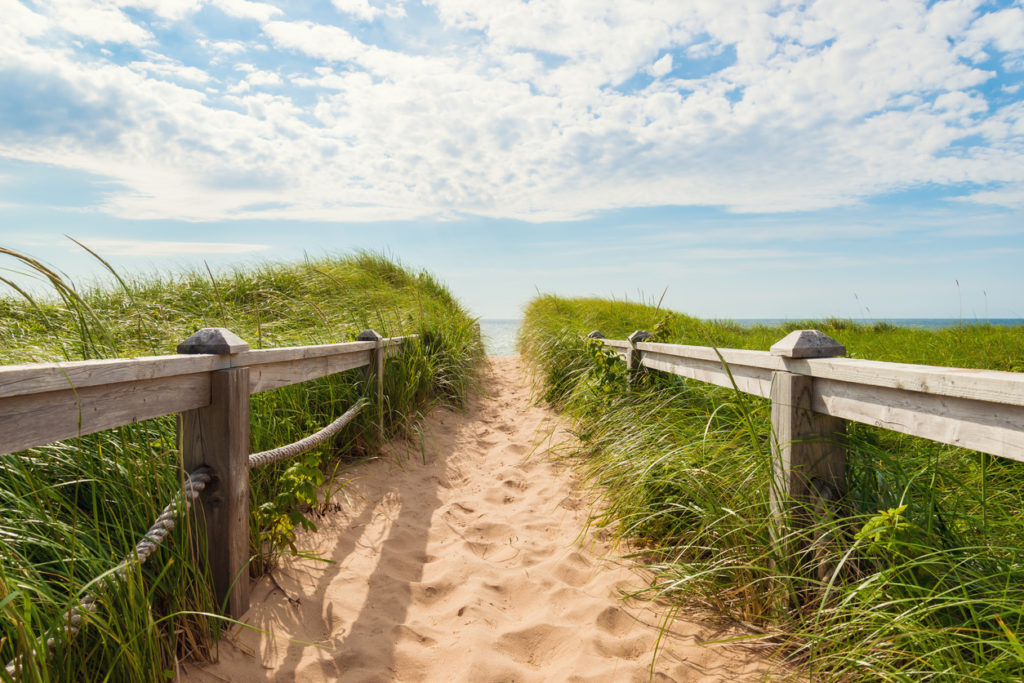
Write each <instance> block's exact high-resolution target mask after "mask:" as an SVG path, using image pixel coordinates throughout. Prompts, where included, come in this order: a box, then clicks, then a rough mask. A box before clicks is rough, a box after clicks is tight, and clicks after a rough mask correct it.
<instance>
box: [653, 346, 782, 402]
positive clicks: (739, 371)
mask: <svg viewBox="0 0 1024 683" xmlns="http://www.w3.org/2000/svg"><path fill="white" fill-rule="evenodd" d="M641 362H642V363H643V365H644V366H645V367H648V368H650V369H652V370H660V371H662V372H669V373H672V374H673V375H679V376H680V377H687V378H689V379H695V380H699V381H701V382H707V383H708V384H717V385H718V386H720V387H725V388H727V389H732V388H734V387H733V380H735V383H736V386H735V388H737V389H739V390H740V391H742V392H744V393H747V394H754V395H755V396H761V397H763V398H768V397H769V396H770V395H771V386H772V371H771V370H766V369H764V368H760V367H750V366H746V365H733V364H730V365H729V371H730V372H731V373H732V379H731V380H730V378H729V374H728V373H726V371H725V370H724V369H723V366H722V362H721V361H720V360H718V359H717V358H716V359H715V360H704V359H696V358H686V357H682V356H669V355H665V354H663V353H657V352H654V351H647V352H645V353H644V356H643V358H642V359H641Z"/></svg>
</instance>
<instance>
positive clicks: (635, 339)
mask: <svg viewBox="0 0 1024 683" xmlns="http://www.w3.org/2000/svg"><path fill="white" fill-rule="evenodd" d="M650 338H651V334H650V333H649V332H647V331H646V330H635V331H634V332H633V334H631V335H629V336H628V337H626V341H628V342H629V343H630V344H632V345H633V346H636V345H637V344H638V343H639V342H642V341H643V340H644V339H650Z"/></svg>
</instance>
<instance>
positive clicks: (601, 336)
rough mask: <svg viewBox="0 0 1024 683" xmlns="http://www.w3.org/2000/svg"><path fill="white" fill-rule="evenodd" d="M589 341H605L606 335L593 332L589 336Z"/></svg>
mask: <svg viewBox="0 0 1024 683" xmlns="http://www.w3.org/2000/svg"><path fill="white" fill-rule="evenodd" d="M587 339H604V335H603V334H601V333H600V332H598V331H597V330H594V331H593V332H591V333H590V334H588V335H587Z"/></svg>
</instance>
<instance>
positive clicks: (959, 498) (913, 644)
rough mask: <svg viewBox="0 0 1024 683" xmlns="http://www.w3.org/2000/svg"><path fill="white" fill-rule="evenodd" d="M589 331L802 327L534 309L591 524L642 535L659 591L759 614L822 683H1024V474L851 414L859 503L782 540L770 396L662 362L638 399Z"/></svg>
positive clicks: (977, 358)
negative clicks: (597, 497) (590, 492)
mask: <svg viewBox="0 0 1024 683" xmlns="http://www.w3.org/2000/svg"><path fill="white" fill-rule="evenodd" d="M799 327H817V328H819V329H822V330H823V331H825V332H826V333H827V334H829V335H831V336H833V337H835V338H836V339H838V340H839V341H841V342H843V343H844V344H846V346H847V348H848V349H849V351H850V355H855V356H859V357H866V358H876V359H884V360H893V361H904V362H920V363H930V364H938V365H955V366H964V367H988V368H997V369H1007V370H1008V369H1013V368H1015V367H1019V366H1020V359H1021V358H1022V357H1024V335H1022V334H1021V330H1017V329H1012V328H998V327H989V326H981V325H972V326H965V327H961V328H956V329H951V330H941V331H926V330H903V329H896V328H893V327H891V326H878V327H875V326H864V325H857V324H855V323H851V322H849V321H841V320H831V321H818V322H813V321H811V322H805V323H800V324H799ZM593 329H600V330H601V331H602V332H603V333H604V334H605V335H606V336H608V337H614V338H620V339H621V338H624V337H625V336H627V335H628V334H629V333H630V332H632V331H633V330H634V329H647V330H651V331H654V330H656V331H657V338H658V340H659V341H668V342H676V343H691V344H702V345H708V344H715V345H719V346H723V347H724V346H732V347H741V348H761V349H766V348H767V347H768V346H770V345H771V344H772V343H774V342H775V341H778V340H779V339H781V338H782V337H783V336H785V334H786V333H787V332H788V331H789V330H790V329H792V327H791V326H786V327H780V328H769V327H760V328H754V329H749V330H748V329H745V328H741V327H740V326H738V325H735V324H731V323H728V322H713V321H712V322H703V321H700V320H697V319H694V318H690V317H687V316H683V315H679V314H674V313H669V312H666V311H662V310H658V309H656V308H655V307H651V306H644V305H640V304H631V303H626V302H609V301H602V300H594V299H561V298H558V297H552V296H542V297H538V298H536V299H534V300H533V301H532V302H531V304H530V306H529V308H528V309H527V312H526V316H525V319H524V322H523V327H522V330H521V337H520V346H521V349H522V351H523V353H524V354H526V355H527V356H528V358H529V359H530V360H531V361H532V362H533V364H534V366H535V367H536V369H537V371H538V376H539V378H540V380H541V387H542V390H543V392H544V396H545V397H546V398H547V399H548V400H549V401H551V402H553V403H555V404H556V405H558V406H560V407H562V408H563V410H564V411H565V412H566V413H567V414H568V415H570V416H571V417H572V418H573V420H574V422H575V425H576V431H577V433H578V434H579V436H580V437H581V443H582V446H581V449H582V451H583V453H584V455H585V460H584V461H583V465H582V467H583V471H584V473H585V475H586V476H587V478H588V479H589V481H591V482H592V483H594V484H595V485H597V488H598V490H600V491H603V492H604V493H603V497H604V500H605V503H606V505H605V506H604V507H603V508H602V510H601V512H600V513H599V514H598V515H597V517H596V519H595V523H598V524H606V525H609V526H610V527H611V528H613V529H614V530H615V531H616V533H618V534H620V535H621V536H623V537H628V538H630V539H632V543H633V547H635V548H636V552H637V555H638V556H639V557H641V558H642V559H643V560H644V561H645V562H646V563H647V564H648V565H649V566H650V567H651V569H653V570H654V572H655V575H656V577H657V578H656V580H655V582H654V584H653V585H652V586H651V589H650V592H651V593H652V594H656V595H660V596H662V597H665V598H667V599H671V600H675V601H680V602H698V603H703V604H705V605H708V606H709V607H713V608H715V609H717V610H720V611H722V612H724V613H726V614H728V615H730V616H732V617H733V618H735V619H737V620H738V621H741V622H743V623H746V624H749V625H751V626H752V627H754V628H755V629H757V630H758V631H760V632H761V633H763V634H764V635H763V638H762V640H763V642H766V643H770V644H772V645H773V648H774V653H775V655H776V656H777V657H779V658H780V660H782V659H786V660H788V661H789V663H790V664H792V665H793V666H794V667H795V670H798V671H800V672H802V673H806V674H808V675H809V676H811V677H812V678H814V679H816V680H817V679H822V680H833V679H834V680H848V679H857V680H957V681H959V680H979V681H981V680H984V681H993V680H1020V679H1021V678H1022V676H1024V647H1022V644H1021V638H1024V522H1022V518H1021V511H1022V509H1024V487H1022V482H1024V466H1022V465H1021V464H1020V463H1016V462H1013V461H1009V460H1004V459H997V458H991V457H989V456H986V455H983V454H979V453H974V452H970V451H964V450H961V449H957V448H953V447H948V446H944V445H941V444H935V443H932V442H929V441H925V440H922V439H916V438H912V437H907V436H904V435H900V434H897V433H894V432H888V431H884V430H879V429H874V428H869V427H867V426H864V425H857V424H852V423H851V424H850V428H849V435H848V451H847V457H848V468H849V471H848V485H849V489H850V490H849V493H848V495H847V497H846V499H845V500H844V501H843V503H842V504H841V505H840V506H837V507H836V509H835V510H834V517H832V518H823V519H819V521H818V522H817V523H816V525H815V526H814V527H813V528H812V529H810V530H809V531H807V532H801V533H800V534H799V536H800V538H796V536H797V534H795V533H794V534H793V536H794V537H793V538H783V539H781V542H777V541H776V539H775V529H774V527H773V524H772V522H771V515H770V511H769V481H770V456H769V452H770V410H769V404H768V402H767V401H765V400H763V399H758V398H755V397H751V396H746V395H739V394H737V393H735V392H732V391H728V390H725V389H721V388H718V387H713V386H711V385H706V384H703V383H700V382H694V381H690V380H685V379H682V378H678V377H674V376H669V375H663V374H660V373H652V374H651V375H649V376H648V377H647V379H646V381H644V382H642V383H640V384H639V385H638V386H635V387H634V388H633V389H632V390H630V391H626V386H625V376H624V373H623V372H622V369H621V365H622V364H621V363H617V364H616V365H614V366H612V365H610V364H609V363H607V362H606V361H605V360H604V359H603V356H602V354H601V353H600V352H599V351H598V350H596V349H594V348H590V347H588V345H587V344H586V343H585V342H584V340H583V339H582V336H583V335H584V334H586V333H587V332H589V331H591V330H593ZM815 538H817V539H818V540H817V541H814V540H813V539H815ZM808 547H810V548H811V549H812V550H811V551H810V552H808V551H807V548H808Z"/></svg>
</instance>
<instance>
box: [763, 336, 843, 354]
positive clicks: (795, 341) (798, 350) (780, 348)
mask: <svg viewBox="0 0 1024 683" xmlns="http://www.w3.org/2000/svg"><path fill="white" fill-rule="evenodd" d="M771 350H772V355H773V356H782V357H784V358H831V357H833V356H844V355H846V347H845V346H843V345H842V344H840V343H839V342H837V341H836V340H835V339H833V338H832V337H830V336H828V335H827V334H825V333H824V332H820V331H818V330H794V331H793V332H790V333H789V334H787V335H786V336H785V337H784V338H783V339H781V340H780V341H777V342H775V343H774V344H772V349H771Z"/></svg>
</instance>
